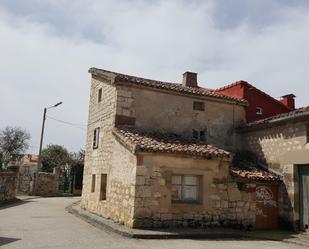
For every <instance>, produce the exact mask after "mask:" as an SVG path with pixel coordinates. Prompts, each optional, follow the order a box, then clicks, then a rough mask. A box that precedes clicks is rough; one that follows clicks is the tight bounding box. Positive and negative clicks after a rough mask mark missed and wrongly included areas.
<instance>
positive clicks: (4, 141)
mask: <svg viewBox="0 0 309 249" xmlns="http://www.w3.org/2000/svg"><path fill="white" fill-rule="evenodd" d="M29 140H30V134H29V133H28V132H27V131H25V130H23V129H22V128H20V127H11V126H7V127H5V128H4V129H2V130H0V169H1V168H6V167H7V165H8V163H9V162H11V161H16V160H19V159H20V158H21V157H22V154H23V153H24V152H25V151H26V150H27V149H28V148H29Z"/></svg>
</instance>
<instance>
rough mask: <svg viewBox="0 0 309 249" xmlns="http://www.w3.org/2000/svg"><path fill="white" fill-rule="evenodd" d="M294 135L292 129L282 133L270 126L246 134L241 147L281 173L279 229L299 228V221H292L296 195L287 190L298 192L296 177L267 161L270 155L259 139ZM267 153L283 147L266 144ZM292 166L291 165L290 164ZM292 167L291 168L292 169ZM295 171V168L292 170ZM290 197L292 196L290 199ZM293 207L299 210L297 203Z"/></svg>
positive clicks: (280, 166) (287, 137) (265, 165)
mask: <svg viewBox="0 0 309 249" xmlns="http://www.w3.org/2000/svg"><path fill="white" fill-rule="evenodd" d="M296 136H300V134H298V133H293V131H292V130H291V131H289V132H288V133H287V134H283V133H282V132H279V131H277V130H275V129H274V128H270V129H269V130H266V131H259V132H257V133H256V132H254V134H252V135H248V137H247V139H246V140H247V141H246V142H247V143H248V144H247V145H245V144H243V147H245V148H246V149H248V150H250V151H251V152H253V153H255V154H256V159H257V160H258V161H259V162H260V163H261V164H262V165H263V166H264V167H266V168H267V169H268V170H270V171H273V172H274V173H278V174H281V175H282V182H281V183H280V185H279V189H278V190H279V191H278V214H279V217H278V226H279V228H280V229H284V230H291V231H297V230H299V221H294V213H295V212H294V210H293V205H292V203H293V202H294V201H295V200H296V199H297V197H296V196H294V197H292V196H291V195H290V196H289V194H288V192H290V193H291V192H292V191H293V192H294V193H298V189H297V188H298V185H297V184H294V183H295V182H296V183H297V179H296V178H295V176H296V175H295V173H293V175H292V174H285V173H284V172H283V171H284V170H283V168H282V167H283V165H281V164H280V163H279V162H278V163H268V162H267V158H269V157H270V155H269V154H268V155H266V154H265V151H264V150H265V148H264V149H263V148H262V145H261V143H260V141H261V140H263V141H274V140H276V139H278V138H280V139H282V141H283V140H285V139H287V140H288V139H291V138H294V137H296ZM267 146H269V148H268V151H269V152H268V153H273V154H275V153H277V152H278V151H276V150H279V149H285V148H282V147H281V146H279V144H277V145H276V144H275V143H273V144H271V145H267ZM291 167H293V165H291ZM293 170H294V169H291V171H293ZM294 171H295V170H294ZM290 198H294V199H293V200H291V199H290ZM295 204H296V205H295V206H294V209H295V211H296V212H298V211H299V209H298V203H295Z"/></svg>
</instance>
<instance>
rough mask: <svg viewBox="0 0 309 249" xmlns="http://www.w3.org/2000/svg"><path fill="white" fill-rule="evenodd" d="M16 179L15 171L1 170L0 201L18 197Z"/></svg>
mask: <svg viewBox="0 0 309 249" xmlns="http://www.w3.org/2000/svg"><path fill="white" fill-rule="evenodd" d="M16 181H17V175H16V173H15V172H0V203H1V202H6V201H11V200H14V199H15V198H16Z"/></svg>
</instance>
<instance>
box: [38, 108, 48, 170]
mask: <svg viewBox="0 0 309 249" xmlns="http://www.w3.org/2000/svg"><path fill="white" fill-rule="evenodd" d="M46 111H47V108H44V113H43V121H42V131H41V140H40V150H39V165H38V166H39V168H41V166H42V165H41V153H42V146H43V137H44V128H45V120H46Z"/></svg>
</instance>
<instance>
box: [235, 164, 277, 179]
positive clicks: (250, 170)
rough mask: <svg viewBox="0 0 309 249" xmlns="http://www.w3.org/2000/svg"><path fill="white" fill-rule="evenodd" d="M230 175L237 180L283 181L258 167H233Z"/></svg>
mask: <svg viewBox="0 0 309 249" xmlns="http://www.w3.org/2000/svg"><path fill="white" fill-rule="evenodd" d="M230 173H231V175H232V176H234V177H236V178H242V179H244V180H248V181H274V182H275V181H281V179H280V176H279V175H277V174H275V173H273V172H270V171H267V170H263V169H259V168H257V167H252V166H248V167H234V166H233V167H231V168H230Z"/></svg>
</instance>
